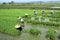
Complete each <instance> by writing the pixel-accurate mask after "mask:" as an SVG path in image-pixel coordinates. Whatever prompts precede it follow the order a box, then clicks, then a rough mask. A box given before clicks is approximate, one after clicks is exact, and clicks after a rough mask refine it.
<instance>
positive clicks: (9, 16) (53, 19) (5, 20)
mask: <svg viewBox="0 0 60 40" xmlns="http://www.w3.org/2000/svg"><path fill="white" fill-rule="evenodd" d="M45 11H46V12H45V14H41V10H37V12H38V16H42V18H41V19H42V21H41V22H40V21H39V20H38V17H36V16H34V14H33V10H29V9H0V32H3V33H6V34H10V35H20V32H19V30H16V29H15V25H16V24H19V22H18V16H22V18H23V19H24V21H25V22H28V23H31V24H39V25H41V24H42V25H43V26H45V25H46V27H47V26H50V27H51V26H55V27H56V28H57V27H58V28H59V29H60V20H59V19H60V16H59V15H60V12H59V10H56V11H57V12H56V13H55V14H49V13H50V10H45ZM25 13H28V14H29V17H27V18H26V17H24V16H25ZM31 17H35V20H33V21H32V20H31ZM46 17H48V18H49V19H50V22H43V21H44V19H45V18H46ZM57 17H58V18H57ZM20 25H21V24H20ZM22 26H23V25H22ZM33 30H34V29H33ZM24 32H27V31H24ZM37 33H38V32H37Z"/></svg>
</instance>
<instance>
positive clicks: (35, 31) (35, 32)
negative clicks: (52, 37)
mask: <svg viewBox="0 0 60 40" xmlns="http://www.w3.org/2000/svg"><path fill="white" fill-rule="evenodd" d="M30 33H31V34H33V35H38V34H41V31H40V30H38V29H36V28H31V29H30Z"/></svg>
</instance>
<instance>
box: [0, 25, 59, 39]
mask: <svg viewBox="0 0 60 40" xmlns="http://www.w3.org/2000/svg"><path fill="white" fill-rule="evenodd" d="M32 27H36V28H37V29H39V30H41V32H42V33H41V35H39V36H35V35H31V34H30V33H22V34H21V35H20V36H19V37H14V36H10V35H7V34H3V33H0V40H46V38H45V35H46V31H47V30H48V29H49V28H44V27H39V26H36V25H34V26H33V25H29V24H25V27H24V30H30V28H32ZM56 30H57V33H56V34H57V35H58V34H59V33H60V30H58V29H56ZM57 35H56V36H57ZM55 40H58V39H57V37H56V39H55Z"/></svg>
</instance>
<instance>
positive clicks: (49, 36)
mask: <svg viewBox="0 0 60 40" xmlns="http://www.w3.org/2000/svg"><path fill="white" fill-rule="evenodd" d="M55 36H56V32H55V31H54V30H51V29H50V30H48V31H47V34H46V38H47V39H50V40H55Z"/></svg>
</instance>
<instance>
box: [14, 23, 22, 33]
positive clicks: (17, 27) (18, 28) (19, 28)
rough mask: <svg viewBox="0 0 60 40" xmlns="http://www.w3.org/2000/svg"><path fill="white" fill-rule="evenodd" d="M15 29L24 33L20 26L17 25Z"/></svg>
mask: <svg viewBox="0 0 60 40" xmlns="http://www.w3.org/2000/svg"><path fill="white" fill-rule="evenodd" d="M15 28H16V29H17V30H19V31H20V32H21V31H22V27H21V26H20V25H19V24H17V25H16V26H15Z"/></svg>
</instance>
